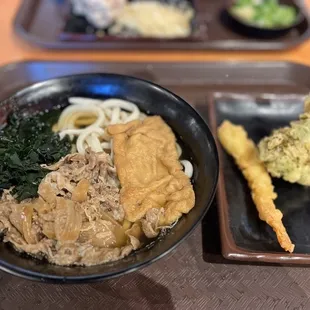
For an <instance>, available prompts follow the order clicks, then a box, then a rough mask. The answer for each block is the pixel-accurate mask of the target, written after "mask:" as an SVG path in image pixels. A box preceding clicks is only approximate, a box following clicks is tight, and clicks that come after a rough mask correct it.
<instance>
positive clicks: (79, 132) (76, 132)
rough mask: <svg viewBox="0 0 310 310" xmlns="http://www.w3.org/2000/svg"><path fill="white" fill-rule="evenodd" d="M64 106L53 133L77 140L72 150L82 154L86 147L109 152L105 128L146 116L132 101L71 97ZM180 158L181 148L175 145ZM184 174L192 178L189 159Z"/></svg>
mask: <svg viewBox="0 0 310 310" xmlns="http://www.w3.org/2000/svg"><path fill="white" fill-rule="evenodd" d="M68 101H69V103H70V104H71V105H69V106H68V107H66V108H65V109H64V110H63V111H62V113H61V115H60V117H59V120H58V123H57V124H56V125H55V126H54V128H53V130H54V131H55V132H58V133H59V135H60V137H61V138H64V137H65V136H66V135H69V136H70V138H71V139H72V140H73V139H74V138H76V143H75V148H76V150H77V152H78V153H80V154H85V150H86V149H87V148H91V149H92V150H93V151H95V152H102V151H107V152H110V153H111V157H112V158H113V152H112V143H113V141H112V139H111V137H110V136H109V135H108V133H107V132H106V128H107V126H109V125H112V124H123V123H128V122H130V121H133V120H143V119H145V118H146V114H144V113H142V112H141V111H140V110H139V108H138V107H137V106H136V105H135V104H134V103H132V102H129V101H126V100H122V99H114V98H112V99H106V100H100V99H90V98H82V97H71V98H69V99H68ZM176 147H177V151H178V154H179V157H180V156H181V155H182V148H181V147H180V145H179V144H176ZM180 163H181V164H182V165H183V167H184V172H185V174H186V175H187V176H188V177H189V178H191V177H192V176H193V166H192V164H191V162H190V161H188V160H181V161H180Z"/></svg>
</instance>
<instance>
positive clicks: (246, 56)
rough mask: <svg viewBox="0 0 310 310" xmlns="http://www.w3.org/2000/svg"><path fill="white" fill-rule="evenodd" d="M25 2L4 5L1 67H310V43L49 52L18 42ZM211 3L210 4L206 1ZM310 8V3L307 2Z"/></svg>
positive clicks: (0, 33)
mask: <svg viewBox="0 0 310 310" xmlns="http://www.w3.org/2000/svg"><path fill="white" fill-rule="evenodd" d="M21 1H22V0H1V1H0V21H1V28H0V38H1V49H0V65H4V64H7V63H10V62H14V61H22V60H34V59H35V60H92V61H148V60H152V61H225V60H289V61H295V62H299V63H303V64H307V65H310V40H309V41H308V42H306V43H304V44H302V45H300V46H298V47H297V48H295V49H293V50H289V51H283V52H279V51H275V52H219V51H212V52H208V51H196V52H195V51H194V52H193V51H191V52H190V53H187V52H186V51H173V52H167V51H163V52H158V51H156V52H155V51H154V52H144V51H143V52H142V51H141V52H137V51H107V52H105V51H94V52H93V51H49V50H43V49H40V48H37V47H35V46H30V45H29V44H27V43H26V42H24V41H22V40H21V39H19V38H17V36H16V35H15V34H14V32H13V29H12V22H13V18H14V16H15V13H16V11H17V9H18V6H19V5H20V2H21ZM206 1H207V0H206ZM305 1H306V2H307V4H308V7H310V0H305Z"/></svg>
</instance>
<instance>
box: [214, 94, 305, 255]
mask: <svg viewBox="0 0 310 310" xmlns="http://www.w3.org/2000/svg"><path fill="white" fill-rule="evenodd" d="M303 99H304V98H303V96H301V95H274V94H272V95H268V94H265V95H258V96H255V95H237V94H217V95H215V98H214V110H213V111H214V112H215V119H216V127H218V126H219V125H220V124H221V123H222V121H224V120H230V121H231V122H233V123H234V124H238V125H242V126H243V127H244V128H245V130H246V131H247V132H248V135H249V137H250V138H251V139H252V140H254V142H256V143H258V142H259V141H260V140H261V139H262V138H263V137H265V136H267V135H269V134H270V133H271V132H272V130H273V129H276V128H279V127H283V126H286V125H288V124H289V122H290V121H292V120H296V119H298V115H299V114H300V113H302V111H303ZM220 155H221V165H222V166H221V171H222V181H224V184H223V185H224V188H225V193H226V197H223V196H222V195H221V194H220V195H219V204H222V206H221V207H225V204H226V202H227V207H228V223H227V224H228V226H229V229H230V232H231V236H232V239H233V241H234V243H235V244H234V245H233V247H234V249H230V250H227V249H226V251H227V253H226V256H227V257H230V258H233V259H236V257H237V256H238V254H241V253H242V254H243V255H246V252H248V254H252V256H255V255H256V259H257V260H258V261H260V260H263V261H264V260H265V259H266V258H267V260H271V261H278V260H280V261H281V259H283V256H286V258H287V259H288V260H289V259H290V258H291V259H292V260H294V259H296V258H298V257H299V255H298V254H309V253H310V225H309V223H310V208H309V207H310V188H309V187H304V186H301V185H298V184H291V183H288V182H285V181H284V180H282V179H273V184H274V186H275V191H276V192H277V194H278V198H277V199H276V201H275V204H276V207H277V208H278V209H280V210H281V211H282V213H283V224H284V226H285V227H286V229H287V232H288V234H289V236H290V237H291V239H292V242H293V243H295V251H294V253H293V254H288V253H284V251H283V250H282V249H281V247H280V246H279V244H278V241H277V239H276V236H275V233H274V232H273V230H272V229H271V228H270V227H269V226H268V225H267V224H266V223H265V222H263V221H261V220H260V219H259V217H258V212H257V210H256V207H255V205H254V203H253V201H252V198H251V195H250V190H249V188H248V185H247V182H246V180H245V179H244V177H243V176H242V174H241V172H240V171H239V169H238V168H237V166H236V164H235V163H234V160H233V159H232V157H231V156H229V155H228V154H227V153H226V152H225V151H224V150H223V149H222V148H221V147H220ZM222 193H223V191H222ZM224 200H226V202H225V201H224ZM224 238H225V237H224ZM223 241H224V243H225V242H227V240H223V238H222V242H223ZM239 251H240V253H239ZM224 252H225V250H224ZM234 252H235V253H234ZM254 253H255V254H254ZM262 253H264V255H260V254H262ZM268 253H272V255H271V256H270V257H268ZM224 254H225V253H224ZM277 255H278V256H277ZM259 256H261V259H259ZM243 258H244V257H243ZM252 258H253V257H252ZM307 259H308V260H309V261H310V255H309V257H308V258H307V256H304V257H303V260H307ZM250 260H251V259H250Z"/></svg>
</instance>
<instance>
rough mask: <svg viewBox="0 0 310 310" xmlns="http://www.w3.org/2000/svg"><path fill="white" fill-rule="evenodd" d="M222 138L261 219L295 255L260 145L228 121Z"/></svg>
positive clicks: (282, 245) (286, 248)
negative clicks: (260, 152)
mask: <svg viewBox="0 0 310 310" xmlns="http://www.w3.org/2000/svg"><path fill="white" fill-rule="evenodd" d="M218 138H219V140H220V142H221V144H222V146H223V148H224V149H225V150H226V152H227V153H228V154H230V155H231V156H232V157H233V158H234V159H235V162H236V164H237V165H238V167H239V169H240V170H241V172H242V174H243V176H244V177H245V179H246V180H247V182H248V185H249V188H250V189H251V195H252V199H253V201H254V203H255V205H256V208H257V211H258V214H259V218H260V219H261V220H262V221H265V222H266V223H267V224H268V225H269V226H271V227H272V229H273V230H274V232H275V233H276V235H277V239H278V241H279V243H280V245H281V247H282V248H283V249H284V250H285V251H288V252H290V253H292V252H293V251H294V247H295V246H294V244H293V243H292V242H291V240H290V237H289V236H288V234H287V232H286V229H285V227H284V225H283V223H282V217H283V214H282V213H281V211H280V210H278V209H277V208H276V206H275V204H274V200H275V199H276V198H277V194H276V193H275V192H274V187H273V185H272V181H271V177H270V175H269V174H268V172H267V170H266V168H265V166H264V164H263V163H262V162H261V161H260V159H259V155H258V150H257V148H256V145H255V144H254V142H253V141H252V140H251V139H249V138H248V135H247V132H246V131H245V130H244V128H243V127H242V126H237V125H234V124H232V123H231V122H229V121H224V122H223V123H222V125H221V126H220V127H219V128H218Z"/></svg>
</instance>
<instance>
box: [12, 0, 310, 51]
mask: <svg viewBox="0 0 310 310" xmlns="http://www.w3.org/2000/svg"><path fill="white" fill-rule="evenodd" d="M225 4H226V1H224V0H223V1H217V0H208V1H205V0H195V1H194V6H195V7H196V16H195V24H196V27H197V28H198V29H199V31H198V35H197V36H191V37H189V38H185V39H180V40H177V39H174V40H156V39H153V40H152V39H139V38H135V39H125V38H115V37H110V38H98V37H97V36H94V35H77V34H73V33H70V32H64V29H65V27H66V20H67V18H68V2H67V1H66V0H48V1H44V0H25V1H22V2H21V6H20V8H19V10H18V13H17V15H16V18H15V21H14V30H15V32H16V33H17V34H18V35H19V36H21V37H22V38H24V39H25V40H27V41H29V42H31V43H33V44H36V45H39V46H41V47H44V48H49V49H92V50H93V49H146V50H147V49H148V50H150V49H153V50H157V49H186V50H284V49H289V48H292V47H294V46H296V45H298V44H300V43H302V42H303V41H305V40H307V39H308V38H309V37H310V22H309V18H308V15H307V10H306V9H305V8H302V10H303V13H304V15H305V16H307V18H306V19H305V20H304V22H303V23H301V24H300V25H299V26H298V27H297V28H295V29H293V30H292V31H290V32H289V33H288V34H286V35H284V36H282V37H279V38H274V39H272V40H271V39H270V40H267V39H254V38H249V37H246V36H243V35H241V34H239V33H237V32H236V31H234V30H232V27H230V26H227V25H226V24H227V20H226V19H225V17H224V15H223V14H222V11H223V8H224V7H225ZM47 24H48V27H46V25H47ZM225 25H226V26H225Z"/></svg>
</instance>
